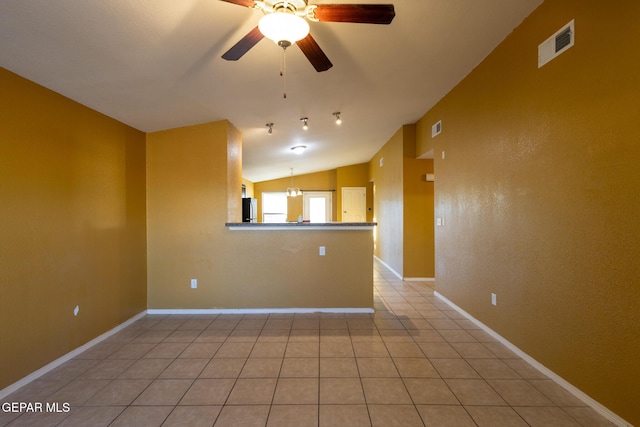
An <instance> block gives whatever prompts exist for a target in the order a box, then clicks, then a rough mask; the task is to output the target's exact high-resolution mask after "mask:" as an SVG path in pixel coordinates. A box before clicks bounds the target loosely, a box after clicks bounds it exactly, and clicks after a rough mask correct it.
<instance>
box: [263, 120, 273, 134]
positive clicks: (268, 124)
mask: <svg viewBox="0 0 640 427" xmlns="http://www.w3.org/2000/svg"><path fill="white" fill-rule="evenodd" d="M265 126H266V127H268V128H269V130H267V133H268V134H269V135H271V134H272V133H273V123H267V124H266V125H265Z"/></svg>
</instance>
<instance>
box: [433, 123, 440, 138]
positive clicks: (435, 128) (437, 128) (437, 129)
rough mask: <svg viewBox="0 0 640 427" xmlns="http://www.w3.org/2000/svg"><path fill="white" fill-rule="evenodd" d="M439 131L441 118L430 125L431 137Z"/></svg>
mask: <svg viewBox="0 0 640 427" xmlns="http://www.w3.org/2000/svg"><path fill="white" fill-rule="evenodd" d="M440 132H442V120H438V122H437V123H436V124H434V125H433V126H431V138H434V137H435V136H437V135H440Z"/></svg>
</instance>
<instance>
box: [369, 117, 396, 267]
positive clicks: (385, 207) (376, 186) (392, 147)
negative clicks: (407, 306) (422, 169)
mask: <svg viewBox="0 0 640 427" xmlns="http://www.w3.org/2000/svg"><path fill="white" fill-rule="evenodd" d="M402 136H403V128H400V129H399V130H398V131H397V132H396V133H395V134H394V135H393V136H392V137H391V139H389V141H388V142H387V143H386V144H385V145H384V146H383V147H382V148H381V149H380V151H378V152H377V153H376V155H375V156H373V158H372V159H371V161H370V162H369V174H370V177H371V180H372V181H373V212H374V221H375V222H377V223H378V226H377V227H376V242H375V255H376V257H378V258H379V259H381V260H382V261H384V262H385V263H386V264H387V265H388V266H389V267H391V268H392V269H393V270H394V271H395V272H396V273H398V274H399V275H402V267H403V256H404V253H403V242H402V236H403V235H404V231H403V221H402V217H403V209H402V202H403V200H402V192H403V190H402V159H403V154H402V150H403V139H402ZM381 159H382V160H383V165H382V166H380V160H381Z"/></svg>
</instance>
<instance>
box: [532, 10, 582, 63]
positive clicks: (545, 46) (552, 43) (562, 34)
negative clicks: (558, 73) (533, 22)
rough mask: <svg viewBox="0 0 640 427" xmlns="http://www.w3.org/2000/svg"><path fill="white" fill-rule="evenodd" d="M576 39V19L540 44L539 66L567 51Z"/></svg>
mask: <svg viewBox="0 0 640 427" xmlns="http://www.w3.org/2000/svg"><path fill="white" fill-rule="evenodd" d="M574 41H575V29H574V20H573V19H572V20H571V22H569V23H568V24H567V25H565V26H564V27H562V28H561V29H559V30H558V31H557V32H556V33H555V34H554V35H552V36H551V37H549V38H548V39H546V40H545V41H544V42H542V43H541V44H540V45H539V46H538V68H540V67H542V66H543V65H544V64H546V63H547V62H549V61H551V60H552V59H553V58H555V57H557V56H558V55H560V54H561V53H563V52H565V51H566V50H567V49H569V48H570V47H571V46H573V43H574Z"/></svg>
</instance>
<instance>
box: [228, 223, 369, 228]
mask: <svg viewBox="0 0 640 427" xmlns="http://www.w3.org/2000/svg"><path fill="white" fill-rule="evenodd" d="M376 225H377V223H375V222H277V223H271V222H227V223H226V224H225V226H226V227H228V228H229V230H372V229H373V227H375V226H376Z"/></svg>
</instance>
